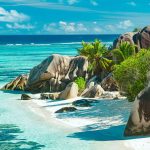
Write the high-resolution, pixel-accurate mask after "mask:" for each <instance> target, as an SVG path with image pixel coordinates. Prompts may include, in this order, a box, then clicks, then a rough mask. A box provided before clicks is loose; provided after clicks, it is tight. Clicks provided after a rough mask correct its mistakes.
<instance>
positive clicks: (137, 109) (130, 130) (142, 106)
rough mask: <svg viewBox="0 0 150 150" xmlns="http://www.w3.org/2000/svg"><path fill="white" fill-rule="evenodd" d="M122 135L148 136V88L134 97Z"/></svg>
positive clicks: (149, 125) (149, 90)
mask: <svg viewBox="0 0 150 150" xmlns="http://www.w3.org/2000/svg"><path fill="white" fill-rule="evenodd" d="M124 135H125V136H137V135H140V136H143V135H150V87H147V88H145V89H144V90H143V91H141V92H140V93H139V95H138V96H137V97H136V99H135V101H134V104H133V109H132V111H131V114H130V117H129V120H128V123H127V125H126V128H125V131H124Z"/></svg>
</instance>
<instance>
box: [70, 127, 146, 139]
mask: <svg viewBox="0 0 150 150" xmlns="http://www.w3.org/2000/svg"><path fill="white" fill-rule="evenodd" d="M124 129H125V125H119V126H112V127H110V128H108V129H101V130H99V129H94V130H90V128H88V127H87V128H86V129H84V130H83V131H82V132H76V133H73V134H72V135H69V136H68V137H70V138H79V139H80V140H87V141H117V140H131V139H138V138H146V137H142V136H138V137H124V136H123V132H124Z"/></svg>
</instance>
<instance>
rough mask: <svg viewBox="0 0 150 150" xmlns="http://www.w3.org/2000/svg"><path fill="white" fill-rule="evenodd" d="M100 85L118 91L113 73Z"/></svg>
mask: <svg viewBox="0 0 150 150" xmlns="http://www.w3.org/2000/svg"><path fill="white" fill-rule="evenodd" d="M100 85H101V87H102V88H103V89H104V90H105V91H118V85H117V83H116V81H115V79H114V78H113V76H112V74H111V73H110V74H109V75H108V76H107V77H106V78H104V79H103V80H102V82H101V83H100Z"/></svg>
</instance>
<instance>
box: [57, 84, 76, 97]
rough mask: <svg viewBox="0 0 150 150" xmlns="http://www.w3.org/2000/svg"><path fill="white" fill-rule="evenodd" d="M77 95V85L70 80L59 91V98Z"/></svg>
mask: <svg viewBox="0 0 150 150" xmlns="http://www.w3.org/2000/svg"><path fill="white" fill-rule="evenodd" d="M77 96H78V85H77V84H76V83H74V82H71V83H69V84H68V85H67V87H66V88H65V89H64V90H63V91H62V92H61V93H60V95H59V99H71V98H76V97H77Z"/></svg>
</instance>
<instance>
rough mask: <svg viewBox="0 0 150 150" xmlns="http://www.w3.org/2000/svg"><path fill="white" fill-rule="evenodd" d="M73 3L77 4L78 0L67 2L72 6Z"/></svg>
mask: <svg viewBox="0 0 150 150" xmlns="http://www.w3.org/2000/svg"><path fill="white" fill-rule="evenodd" d="M75 3H78V0H68V4H69V5H73V4H75Z"/></svg>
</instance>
